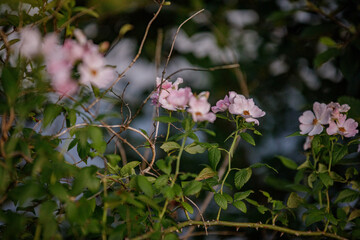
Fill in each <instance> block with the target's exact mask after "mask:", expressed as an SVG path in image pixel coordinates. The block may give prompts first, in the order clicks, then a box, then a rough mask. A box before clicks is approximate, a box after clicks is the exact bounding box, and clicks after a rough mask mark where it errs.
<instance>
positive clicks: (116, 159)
mask: <svg viewBox="0 0 360 240" xmlns="http://www.w3.org/2000/svg"><path fill="white" fill-rule="evenodd" d="M105 157H106V159H107V160H108V162H109V164H110V165H111V166H113V167H115V166H119V163H120V161H121V157H120V155H117V154H107V155H106V156H105Z"/></svg>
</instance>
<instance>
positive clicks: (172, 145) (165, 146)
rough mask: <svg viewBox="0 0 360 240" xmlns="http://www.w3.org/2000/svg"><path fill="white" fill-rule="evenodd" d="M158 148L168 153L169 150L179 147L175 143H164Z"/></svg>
mask: <svg viewBox="0 0 360 240" xmlns="http://www.w3.org/2000/svg"><path fill="white" fill-rule="evenodd" d="M160 148H161V149H162V150H164V151H165V152H170V151H171V150H174V149H179V148H180V145H179V144H178V143H177V142H166V143H163V145H161V147H160Z"/></svg>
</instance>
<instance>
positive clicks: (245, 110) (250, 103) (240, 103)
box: [229, 92, 265, 125]
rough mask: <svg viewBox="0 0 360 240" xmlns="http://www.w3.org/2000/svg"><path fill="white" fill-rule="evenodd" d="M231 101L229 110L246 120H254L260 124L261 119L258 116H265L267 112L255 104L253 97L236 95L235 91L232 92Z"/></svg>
mask: <svg viewBox="0 0 360 240" xmlns="http://www.w3.org/2000/svg"><path fill="white" fill-rule="evenodd" d="M229 101H230V105H229V112H230V113H231V114H236V115H240V116H242V117H243V118H245V121H246V122H253V123H255V124H257V125H259V121H258V120H257V119H256V118H259V117H263V116H265V112H264V111H262V110H261V109H260V108H259V107H258V106H256V105H255V103H254V100H253V99H252V98H250V99H246V98H245V97H244V96H243V95H240V94H236V95H235V96H234V92H230V93H229Z"/></svg>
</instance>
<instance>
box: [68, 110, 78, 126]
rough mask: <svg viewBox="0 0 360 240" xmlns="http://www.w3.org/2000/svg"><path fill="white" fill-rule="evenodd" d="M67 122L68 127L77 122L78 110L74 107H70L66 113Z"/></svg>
mask: <svg viewBox="0 0 360 240" xmlns="http://www.w3.org/2000/svg"><path fill="white" fill-rule="evenodd" d="M66 120H67V121H66V123H67V126H68V127H71V126H74V125H75V123H76V111H75V110H74V109H70V110H68V111H67V115H66Z"/></svg>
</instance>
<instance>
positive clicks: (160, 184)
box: [154, 175, 169, 189]
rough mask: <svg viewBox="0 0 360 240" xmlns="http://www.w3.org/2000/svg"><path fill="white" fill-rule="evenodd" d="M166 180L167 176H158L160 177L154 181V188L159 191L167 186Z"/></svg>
mask: <svg viewBox="0 0 360 240" xmlns="http://www.w3.org/2000/svg"><path fill="white" fill-rule="evenodd" d="M168 180H169V176H167V175H160V176H159V177H158V178H157V179H156V181H155V184H154V185H155V187H156V188H158V189H161V188H163V187H164V186H166V185H167V183H168Z"/></svg>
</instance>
